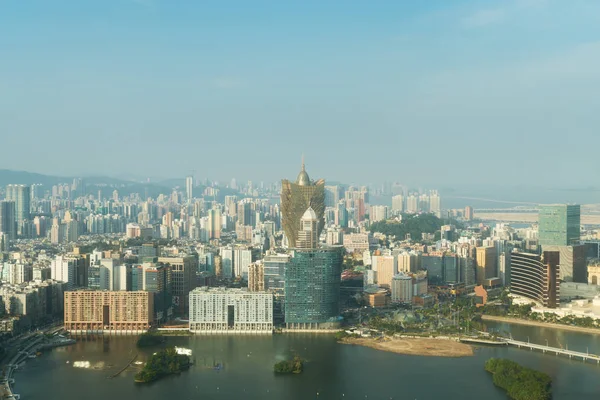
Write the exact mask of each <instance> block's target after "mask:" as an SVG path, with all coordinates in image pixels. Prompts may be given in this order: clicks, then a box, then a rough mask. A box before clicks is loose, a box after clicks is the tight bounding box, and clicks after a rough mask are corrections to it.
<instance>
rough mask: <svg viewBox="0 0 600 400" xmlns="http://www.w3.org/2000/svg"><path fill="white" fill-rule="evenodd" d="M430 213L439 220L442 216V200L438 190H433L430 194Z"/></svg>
mask: <svg viewBox="0 0 600 400" xmlns="http://www.w3.org/2000/svg"><path fill="white" fill-rule="evenodd" d="M429 211H430V212H432V213H433V214H435V216H436V217H438V218H441V216H442V199H441V198H440V195H439V193H438V191H437V190H432V191H431V192H430V193H429Z"/></svg>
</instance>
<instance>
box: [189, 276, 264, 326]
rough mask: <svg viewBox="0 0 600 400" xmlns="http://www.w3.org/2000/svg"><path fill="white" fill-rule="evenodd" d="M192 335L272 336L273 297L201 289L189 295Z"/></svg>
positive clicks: (220, 289)
mask: <svg viewBox="0 0 600 400" xmlns="http://www.w3.org/2000/svg"><path fill="white" fill-rule="evenodd" d="M189 296H190V297H189V299H190V310H189V311H190V312H189V315H190V317H189V320H190V322H189V327H190V332H193V333H273V294H272V293H266V292H248V291H247V290H244V289H226V288H208V287H201V288H196V289H194V290H192V291H191V292H190V294H189Z"/></svg>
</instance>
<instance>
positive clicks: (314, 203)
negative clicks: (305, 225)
mask: <svg viewBox="0 0 600 400" xmlns="http://www.w3.org/2000/svg"><path fill="white" fill-rule="evenodd" d="M309 207H310V208H312V209H313V211H314V212H315V214H316V216H317V219H318V221H319V224H318V233H317V236H318V235H320V234H321V231H322V230H323V227H324V226H325V218H324V213H325V180H323V179H320V180H318V181H317V182H313V181H311V180H310V178H309V177H308V174H307V173H306V170H305V168H304V161H303V162H302V170H301V171H300V173H299V174H298V178H297V179H296V182H295V183H293V182H290V181H288V180H287V179H284V180H282V181H281V214H282V221H281V222H282V225H283V230H284V232H285V236H286V237H287V239H288V244H289V247H291V248H293V247H296V241H297V239H298V232H299V231H300V230H301V223H300V219H301V218H302V216H303V215H304V213H305V212H306V210H307V209H308V208H309Z"/></svg>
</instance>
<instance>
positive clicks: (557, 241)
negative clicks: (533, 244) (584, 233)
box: [539, 204, 581, 246]
mask: <svg viewBox="0 0 600 400" xmlns="http://www.w3.org/2000/svg"><path fill="white" fill-rule="evenodd" d="M580 225H581V207H580V206H579V205H567V204H551V205H541V206H540V213H539V243H540V245H542V246H571V245H574V244H578V241H579V237H580Z"/></svg>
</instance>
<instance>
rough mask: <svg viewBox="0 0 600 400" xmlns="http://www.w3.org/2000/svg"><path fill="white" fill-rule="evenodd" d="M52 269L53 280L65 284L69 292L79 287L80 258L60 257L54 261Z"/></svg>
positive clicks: (51, 265)
mask: <svg viewBox="0 0 600 400" xmlns="http://www.w3.org/2000/svg"><path fill="white" fill-rule="evenodd" d="M50 268H51V273H50V275H51V277H52V279H54V280H55V281H59V282H65V283H66V284H67V289H68V290H72V289H73V288H74V287H76V286H78V282H77V277H78V272H79V268H80V259H79V258H78V257H74V256H71V255H58V256H56V258H55V259H54V260H52V263H51V264H50Z"/></svg>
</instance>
